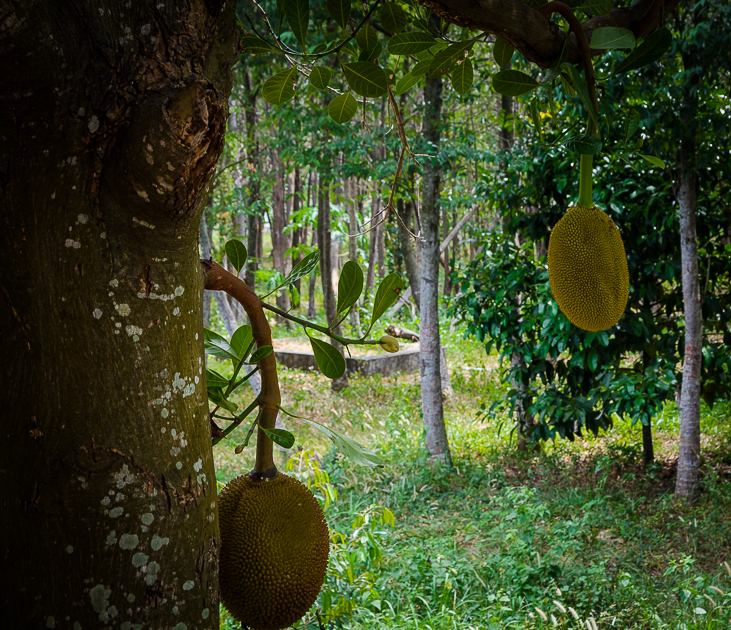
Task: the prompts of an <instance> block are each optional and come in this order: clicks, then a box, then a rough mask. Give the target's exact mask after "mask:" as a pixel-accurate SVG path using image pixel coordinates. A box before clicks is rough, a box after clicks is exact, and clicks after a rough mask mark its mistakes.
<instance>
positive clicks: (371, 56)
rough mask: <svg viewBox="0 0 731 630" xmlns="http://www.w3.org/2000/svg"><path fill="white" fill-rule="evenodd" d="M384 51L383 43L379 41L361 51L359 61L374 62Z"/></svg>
mask: <svg viewBox="0 0 731 630" xmlns="http://www.w3.org/2000/svg"><path fill="white" fill-rule="evenodd" d="M382 52H383V44H381V42H379V41H377V42H376V45H375V46H374V47H373V48H370V49H368V50H363V51H361V53H360V55H358V61H370V62H371V63H374V62H375V60H376V59H378V58H379V57H380V56H381V53H382Z"/></svg>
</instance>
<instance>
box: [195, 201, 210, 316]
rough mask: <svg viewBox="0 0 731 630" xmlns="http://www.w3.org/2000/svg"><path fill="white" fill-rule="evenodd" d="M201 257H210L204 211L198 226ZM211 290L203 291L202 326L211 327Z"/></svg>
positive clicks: (208, 234)
mask: <svg viewBox="0 0 731 630" xmlns="http://www.w3.org/2000/svg"><path fill="white" fill-rule="evenodd" d="M198 242H199V243H200V254H201V258H205V259H208V258H210V257H211V235H210V233H209V232H208V224H207V223H206V213H205V211H204V212H203V214H202V215H201V222H200V227H199V241H198ZM212 293H213V291H203V328H210V327H211V298H212V297H213V295H212Z"/></svg>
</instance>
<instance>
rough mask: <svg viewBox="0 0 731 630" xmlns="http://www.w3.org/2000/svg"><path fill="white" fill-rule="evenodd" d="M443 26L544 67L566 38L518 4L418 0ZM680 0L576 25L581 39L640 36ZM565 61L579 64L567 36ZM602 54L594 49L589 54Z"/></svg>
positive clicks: (646, 0)
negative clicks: (505, 45)
mask: <svg viewBox="0 0 731 630" xmlns="http://www.w3.org/2000/svg"><path fill="white" fill-rule="evenodd" d="M418 2H419V4H422V5H424V6H425V7H427V8H429V9H431V10H432V11H434V12H435V13H436V14H438V15H440V16H441V17H442V18H444V19H445V20H447V21H448V22H452V23H454V24H457V25H459V26H464V27H467V28H469V29H472V30H477V31H486V32H488V33H492V34H494V35H498V36H499V37H502V38H504V39H505V40H507V41H508V42H509V43H510V44H511V45H512V46H513V47H515V48H516V49H517V50H519V51H520V52H521V53H523V55H524V56H525V58H526V59H528V61H531V62H533V63H535V64H536V65H538V66H540V67H541V68H548V67H549V66H550V65H551V62H552V61H553V60H554V59H555V58H556V57H557V56H558V55H559V54H560V53H561V48H562V47H563V42H564V39H565V38H566V36H567V35H568V34H567V33H564V32H563V31H561V30H560V29H559V28H558V26H557V25H556V24H555V23H552V22H551V21H550V20H549V19H548V17H547V16H546V15H544V14H543V13H541V11H540V10H539V9H534V8H532V7H531V6H530V5H528V4H524V3H523V2H522V1H521V0H418ZM679 2H680V0H637V1H636V2H635V3H634V4H632V5H631V6H630V7H627V8H618V9H613V10H612V11H610V12H609V13H607V14H606V15H600V16H597V17H594V18H591V19H590V20H588V21H586V22H584V23H583V24H582V28H583V31H584V33H585V35H586V38H587V39H588V40H589V41H591V35H592V33H593V32H594V31H595V30H596V29H597V28H599V27H602V26H619V27H622V28H626V29H629V30H630V31H632V32H633V33H634V35H635V37H643V36H645V35H647V34H648V33H651V32H652V31H654V30H655V29H657V28H658V27H660V26H662V23H663V21H664V20H665V17H666V16H667V15H668V14H669V13H670V12H671V11H672V10H673V9H674V8H675V7H676V6H677V5H678V3H679ZM568 37H569V40H568V42H567V44H566V54H567V61H569V63H574V64H575V63H579V62H580V61H581V54H580V51H579V47H578V44H577V42H576V37H575V36H574V35H573V34H571V35H568ZM602 52H603V51H599V50H594V51H592V53H593V54H595V55H596V54H600V53H602Z"/></svg>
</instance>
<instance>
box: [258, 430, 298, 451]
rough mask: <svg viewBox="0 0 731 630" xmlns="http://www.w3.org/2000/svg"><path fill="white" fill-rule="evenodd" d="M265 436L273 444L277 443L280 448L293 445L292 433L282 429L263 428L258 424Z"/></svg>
mask: <svg viewBox="0 0 731 630" xmlns="http://www.w3.org/2000/svg"><path fill="white" fill-rule="evenodd" d="M259 428H260V429H261V430H262V431H264V433H265V434H266V436H267V437H268V438H269V439H270V440H271V441H272V442H274V443H275V444H279V446H281V447H282V448H292V447H293V446H294V435H292V434H291V433H290V432H289V431H286V430H284V429H265V428H264V427H263V426H261V425H259Z"/></svg>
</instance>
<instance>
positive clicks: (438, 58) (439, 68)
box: [429, 39, 475, 77]
mask: <svg viewBox="0 0 731 630" xmlns="http://www.w3.org/2000/svg"><path fill="white" fill-rule="evenodd" d="M474 45H475V42H474V40H472V39H470V40H467V41H462V42H456V43H454V44H450V45H449V46H447V47H446V48H445V49H444V50H440V51H439V52H438V53H437V54H436V55H434V59H432V62H431V63H430V64H429V76H431V77H436V76H438V75H440V74H445V73H447V72H449V71H450V70H452V68H454V67H456V65H457V63H458V62H459V61H461V60H462V59H465V58H466V57H467V55H468V54H469V51H470V49H471V48H472V46H474Z"/></svg>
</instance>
